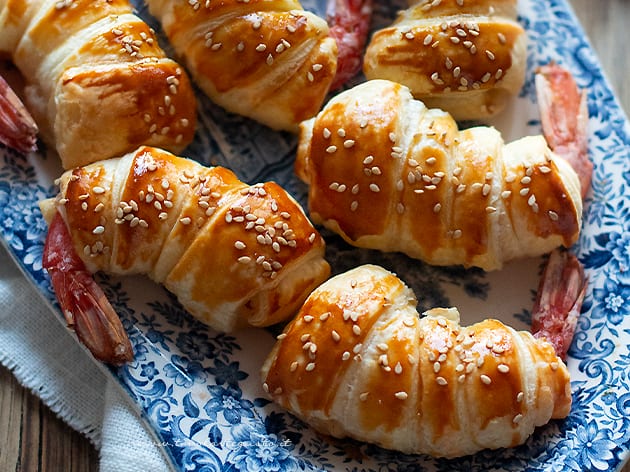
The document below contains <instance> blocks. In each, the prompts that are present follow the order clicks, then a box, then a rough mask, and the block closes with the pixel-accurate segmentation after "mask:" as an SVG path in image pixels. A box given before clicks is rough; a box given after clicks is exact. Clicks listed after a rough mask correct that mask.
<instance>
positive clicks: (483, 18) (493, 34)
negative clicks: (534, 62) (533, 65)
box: [363, 0, 527, 120]
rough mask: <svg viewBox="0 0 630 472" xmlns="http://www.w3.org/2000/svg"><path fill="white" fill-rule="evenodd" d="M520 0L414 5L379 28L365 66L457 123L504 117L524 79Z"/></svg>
mask: <svg viewBox="0 0 630 472" xmlns="http://www.w3.org/2000/svg"><path fill="white" fill-rule="evenodd" d="M516 5H517V1H516V0H475V1H469V0H466V1H461V0H442V1H438V2H436V1H433V0H416V1H413V0H410V2H409V8H408V9H406V10H403V11H402V12H400V13H399V15H398V18H397V19H396V21H395V22H394V23H393V24H392V25H391V26H388V27H386V28H383V29H381V30H378V31H376V32H375V33H374V34H373V36H372V38H371V41H370V43H369V44H368V47H367V50H366V54H365V58H364V63H363V64H364V65H363V69H364V72H365V76H366V77H367V78H368V79H388V80H392V81H394V82H399V83H401V84H403V85H406V86H407V87H409V89H410V90H411V93H412V94H413V95H414V97H416V98H418V99H420V100H422V101H423V102H425V104H426V105H427V106H428V107H429V108H440V109H442V110H445V111H448V112H449V113H450V114H451V115H452V116H453V117H454V118H455V119H456V120H464V119H481V118H487V117H489V116H492V115H495V114H496V113H498V112H500V111H501V110H502V109H503V108H504V107H505V105H506V103H507V102H508V101H509V100H510V99H511V98H512V97H513V96H514V95H516V94H517V93H518V92H519V90H520V89H521V87H522V86H523V83H524V80H525V70H526V65H527V45H526V34H525V30H524V29H523V28H522V27H521V25H520V24H519V23H518V22H517V21H516V14H517V12H516Z"/></svg>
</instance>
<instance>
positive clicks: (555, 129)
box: [532, 63, 593, 359]
mask: <svg viewBox="0 0 630 472" xmlns="http://www.w3.org/2000/svg"><path fill="white" fill-rule="evenodd" d="M535 81H536V94H537V97H538V106H539V108H540V115H541V124H542V128H543V134H544V136H545V139H546V140H547V143H548V144H549V147H550V148H551V149H552V150H553V152H554V153H555V154H556V155H558V156H560V157H562V158H563V159H565V160H566V161H567V162H568V163H569V164H570V165H571V167H573V169H574V170H575V172H576V174H577V176H578V179H579V181H580V185H581V194H582V198H584V197H585V196H586V194H587V193H588V190H589V188H590V185H591V176H592V173H593V163H592V162H591V161H590V159H589V157H588V136H587V125H588V110H587V106H586V91H585V90H580V89H579V88H578V86H577V84H576V83H575V79H574V78H573V76H572V75H571V73H570V72H569V71H567V70H566V69H564V68H562V67H560V66H559V65H557V64H555V63H551V64H548V65H545V66H543V67H540V68H539V69H538V70H537V73H536V77H535ZM586 287H587V280H586V276H585V274H584V268H583V267H582V264H581V263H580V261H579V260H578V258H577V257H576V256H575V255H573V254H571V253H569V252H568V251H565V250H560V249H557V250H555V251H553V252H552V253H551V254H550V256H549V260H548V262H547V265H546V267H545V269H544V272H543V275H542V278H541V280H540V284H539V287H538V292H537V295H536V301H535V303H534V307H533V309H532V332H533V333H534V336H535V337H538V338H546V339H547V340H548V341H549V342H551V344H553V346H554V348H555V349H556V353H557V354H558V356H559V357H561V358H563V359H565V358H566V355H567V352H568V350H569V347H570V346H571V341H572V340H573V336H574V334H575V330H576V326H577V321H578V317H579V314H580V310H581V307H582V302H583V300H584V294H585V293H586Z"/></svg>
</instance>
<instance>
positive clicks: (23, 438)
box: [0, 0, 630, 472]
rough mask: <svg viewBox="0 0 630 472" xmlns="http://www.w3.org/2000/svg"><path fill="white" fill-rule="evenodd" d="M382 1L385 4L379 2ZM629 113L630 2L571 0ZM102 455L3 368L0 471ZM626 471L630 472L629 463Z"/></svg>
mask: <svg viewBox="0 0 630 472" xmlns="http://www.w3.org/2000/svg"><path fill="white" fill-rule="evenodd" d="M377 1H380V0H377ZM569 3H570V4H571V5H572V6H573V8H574V10H575V12H576V14H577V16H578V18H579V20H580V22H581V23H582V26H583V28H584V30H585V32H586V34H587V36H588V38H589V41H590V43H591V44H592V46H593V48H594V49H595V51H596V52H597V54H598V57H599V59H600V62H601V64H602V67H603V70H604V71H605V74H606V76H607V78H608V80H609V82H610V84H611V86H612V88H613V90H614V91H615V93H616V95H617V97H618V99H619V101H620V103H621V106H622V108H623V109H624V110H625V112H626V115H628V114H630V84H629V81H628V80H627V78H626V76H627V73H628V71H630V52H629V51H628V49H627V46H625V45H624V41H621V40H620V38H624V37H626V36H627V34H628V32H627V28H628V24H630V1H628V0H597V1H593V0H569ZM98 463H99V461H98V452H97V451H96V450H95V449H94V448H93V447H92V445H91V444H90V443H89V441H88V440H87V439H85V438H84V437H83V436H82V435H80V434H79V433H77V432H76V431H73V430H72V429H71V428H69V427H68V426H67V425H66V424H64V423H63V422H62V421H60V420H59V419H58V418H57V417H56V416H55V415H54V414H53V413H52V412H51V411H50V410H49V409H48V408H47V407H46V406H45V405H43V404H42V403H41V401H40V400H39V399H38V398H37V397H36V396H34V395H33V394H31V393H30V392H28V391H27V390H25V389H24V388H22V387H21V386H20V385H19V384H18V383H17V381H16V380H15V378H14V377H13V375H12V374H11V372H10V371H8V370H7V369H6V368H4V367H0V472H12V471H22V472H31V471H51V472H59V471H63V472H85V471H97V470H98V468H99V467H98ZM623 472H630V464H626V466H625V467H624V468H623Z"/></svg>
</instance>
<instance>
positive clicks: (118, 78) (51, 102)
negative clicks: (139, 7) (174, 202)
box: [0, 0, 196, 169]
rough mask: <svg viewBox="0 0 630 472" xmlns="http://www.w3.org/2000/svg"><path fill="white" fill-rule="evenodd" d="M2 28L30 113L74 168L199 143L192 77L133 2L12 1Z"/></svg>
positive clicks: (0, 4)
mask: <svg viewBox="0 0 630 472" xmlns="http://www.w3.org/2000/svg"><path fill="white" fill-rule="evenodd" d="M0 28H2V42H0V46H1V47H2V49H3V52H5V53H7V54H9V55H10V56H11V57H12V59H13V62H14V63H15V64H16V66H17V67H18V69H19V70H20V72H21V73H22V75H23V76H24V78H25V80H26V82H27V87H26V90H25V95H26V97H25V98H26V103H27V106H28V108H29V111H30V112H31V113H32V115H33V117H34V118H35V120H36V122H37V123H38V125H39V128H40V130H41V132H42V138H43V139H44V140H45V141H46V142H47V143H48V144H49V145H51V146H52V147H54V148H55V149H56V150H57V152H58V154H59V156H60V157H61V160H62V165H63V167H64V169H70V168H73V167H77V166H80V165H85V164H88V163H91V162H95V161H97V160H100V159H106V158H109V157H114V156H117V155H120V154H123V153H125V152H129V151H132V150H134V149H136V148H137V147H138V146H140V145H141V144H146V145H153V146H159V147H162V148H164V149H167V150H170V151H172V152H180V151H182V150H183V149H184V148H185V147H186V146H187V145H188V144H189V143H190V142H191V141H192V139H193V136H194V132H195V126H196V99H195V96H194V92H193V89H192V86H191V84H190V81H189V79H188V76H187V75H186V72H185V71H184V69H183V68H182V67H181V66H180V65H179V64H178V63H176V62H175V61H173V60H172V59H170V58H168V57H167V56H166V53H165V52H164V51H163V50H162V49H161V48H160V46H159V44H158V40H157V37H156V35H155V32H154V31H153V30H152V29H151V28H150V27H149V26H148V25H147V24H146V23H145V22H144V21H142V20H141V19H140V18H139V17H137V16H136V15H135V14H133V11H132V8H131V4H130V3H129V1H128V0H94V1H91V0H75V1H73V2H67V5H64V4H63V2H58V1H55V0H3V1H0ZM5 28H6V29H5Z"/></svg>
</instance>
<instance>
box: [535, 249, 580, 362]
mask: <svg viewBox="0 0 630 472" xmlns="http://www.w3.org/2000/svg"><path fill="white" fill-rule="evenodd" d="M586 286H587V281H586V277H585V275H584V268H583V267H582V264H581V263H580V261H579V260H578V259H577V257H575V256H574V255H573V254H571V253H569V252H568V251H565V250H561V249H556V250H555V251H553V252H552V253H551V254H550V256H549V261H548V262H547V266H546V267H545V270H544V273H543V276H542V278H541V281H540V285H539V287H538V294H537V298H536V302H535V304H534V308H533V310H532V332H533V333H534V336H535V337H537V338H544V339H546V340H547V341H549V342H550V343H551V344H552V345H553V346H554V348H555V350H556V354H557V355H558V356H559V357H560V358H562V359H565V358H566V355H567V352H568V350H569V347H570V346H571V342H572V341H573V336H574V335H575V329H576V326H577V320H578V317H579V316H580V310H581V309H582V302H583V301H584V294H585V293H586Z"/></svg>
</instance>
